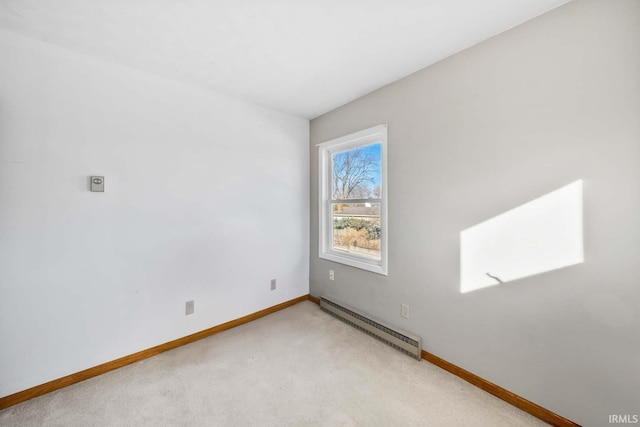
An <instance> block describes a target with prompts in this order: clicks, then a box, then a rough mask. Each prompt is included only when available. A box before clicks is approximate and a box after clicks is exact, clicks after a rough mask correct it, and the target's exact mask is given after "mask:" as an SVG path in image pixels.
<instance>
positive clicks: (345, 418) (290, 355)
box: [0, 302, 546, 427]
mask: <svg viewBox="0 0 640 427" xmlns="http://www.w3.org/2000/svg"><path fill="white" fill-rule="evenodd" d="M0 425H1V426H65V427H68V426H289V425H292V426H384V427H387V426H437V427H441V426H491V427H497V426H508V427H513V426H540V425H546V424H545V423H543V422H542V421H540V420H538V419H536V418H534V417H532V416H530V415H529V414H526V413H524V412H522V411H520V410H519V409H517V408H515V407H513V406H511V405H509V404H507V403H505V402H503V401H501V400H499V399H497V398H495V397H493V396H491V395H490V394H488V393H485V392H484V391H482V390H480V389H478V388H476V387H474V386H472V385H470V384H468V383H466V382H465V381H463V380H461V379H459V378H457V377H455V376H453V375H451V374H449V373H448V372H445V371H443V370H441V369H440V368H438V367H436V366H434V365H432V364H430V363H428V362H426V361H424V360H423V361H420V362H418V361H416V360H415V359H412V358H410V357H409V356H407V355H405V354H403V353H400V352H398V351H397V350H394V349H393V348H391V347H388V346H386V345H385V344H382V343H380V342H379V341H377V340H375V339H373V338H371V337H369V336H368V335H366V334H364V333H362V332H360V331H358V330H356V329H354V328H352V327H350V326H348V325H346V324H344V323H342V322H340V321H339V320H336V319H334V318H333V317H331V316H329V315H327V314H326V313H324V312H322V311H321V310H320V308H319V307H318V306H317V305H316V304H313V303H311V302H303V303H300V304H297V305H295V306H293V307H290V308H287V309H285V310H283V311H280V312H277V313H274V314H271V315H269V316H267V317H264V318H261V319H259V320H256V321H254V322H251V323H248V324H245V325H242V326H239V327H237V328H235V329H231V330H229V331H226V332H223V333H220V334H217V335H214V336H212V337H209V338H206V339H204V340H201V341H198V342H195V343H192V344H189V345H187V346H184V347H181V348H178V349H175V350H172V351H169V352H166V353H163V354H160V355H158V356H155V357H153V358H151V359H147V360H145V361H142V362H139V363H136V364H133V365H129V366H126V367H124V368H121V369H119V370H117V371H113V372H110V373H107V374H104V375H102V376H100V377H96V378H92V379H90V380H87V381H84V382H82V383H78V384H75V385H73V386H70V387H67V388H65V389H62V390H58V391H56V392H53V393H50V394H48V395H45V396H41V397H38V398H36V399H32V400H30V401H27V402H24V403H21V404H19V405H16V406H13V407H11V408H7V409H5V410H3V411H0Z"/></svg>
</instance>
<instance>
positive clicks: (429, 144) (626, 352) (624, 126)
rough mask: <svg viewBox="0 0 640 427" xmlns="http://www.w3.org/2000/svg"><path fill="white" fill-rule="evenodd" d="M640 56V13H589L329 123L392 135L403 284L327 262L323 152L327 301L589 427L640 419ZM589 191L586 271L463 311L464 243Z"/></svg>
mask: <svg viewBox="0 0 640 427" xmlns="http://www.w3.org/2000/svg"><path fill="white" fill-rule="evenodd" d="M639 42H640V1H637V0H612V1H603V0H575V1H572V2H570V3H568V4H567V5H564V6H562V7H560V8H558V9H555V10H553V11H551V12H549V13H547V14H545V15H542V16H540V17H538V18H536V19H534V20H532V21H529V22H527V23H525V24H523V25H520V26H518V27H516V28H513V29H512V30H510V31H507V32H505V33H503V34H500V35H498V36H496V37H494V38H492V39H490V40H488V41H486V42H484V43H481V44H479V45H477V46H475V47H472V48H470V49H468V50H466V51H464V52H461V53H460V54H458V55H455V56H453V57H451V58H448V59H446V60H444V61H441V62H439V63H437V64H435V65H433V66H431V67H428V68H426V69H424V70H421V71H419V72H417V73H415V74H413V75H411V76H409V77H407V78H405V79H402V80H400V81H398V82H396V83H394V84H391V85H389V86H387V87H384V88H382V89H380V90H378V91H376V92H373V93H371V94H369V95H367V96H365V97H363V98H360V99H358V100H356V101H354V102H352V103H350V104H347V105H345V106H343V107H341V108H339V109H337V110H334V111H332V112H330V113H328V114H326V115H324V116H321V117H319V118H317V119H315V120H313V121H312V122H311V144H316V143H319V142H322V141H326V140H330V139H332V138H336V137H339V136H342V135H346V134H349V133H351V132H355V131H357V130H360V129H366V128H368V127H371V126H374V125H377V124H380V123H387V124H388V126H389V127H388V132H389V142H388V156H389V157H388V161H389V163H388V164H389V185H388V189H389V192H388V197H389V236H390V238H389V275H388V276H386V277H385V276H381V275H377V274H373V273H369V272H366V271H363V270H358V269H355V268H351V267H347V266H343V265H339V264H335V263H332V262H329V261H326V260H321V259H319V258H318V253H317V252H318V249H317V248H318V246H317V188H318V187H317V186H318V183H317V178H316V175H317V164H318V162H317V149H315V148H313V149H312V151H311V163H310V165H311V169H312V174H311V176H312V186H311V193H312V194H311V199H310V200H311V204H312V207H311V213H312V222H311V224H312V226H311V255H312V256H311V276H310V286H311V293H312V294H313V295H316V296H319V295H321V294H324V293H326V294H328V295H331V296H333V297H335V298H337V299H338V300H342V301H344V302H345V303H347V304H350V305H352V306H355V307H358V308H360V309H362V310H364V311H367V312H369V313H371V314H373V315H375V316H377V317H379V318H382V319H383V320H385V321H387V322H389V323H391V324H395V325H397V326H399V327H402V328H403V329H406V330H408V331H410V332H414V333H417V334H418V335H420V336H422V338H423V340H424V341H423V342H424V347H425V349H426V350H427V351H429V352H432V353H434V354H436V355H438V356H440V357H442V358H444V359H446V360H448V361H450V362H452V363H455V364H456V365H458V366H461V367H463V368H465V369H467V370H469V371H471V372H473V373H475V374H477V375H480V376H481V377H483V378H486V379H488V380H490V381H492V382H494V383H496V384H498V385H500V386H502V387H505V388H506V389H508V390H510V391H512V392H514V393H517V394H519V395H521V396H523V397H524V398H526V399H529V400H532V401H533V402H535V403H538V404H540V405H542V406H543V407H546V408H548V409H550V410H552V411H554V412H556V413H559V414H560V415H562V416H565V417H567V418H569V419H572V420H573V421H576V422H578V423H580V424H582V425H590V426H591V425H593V426H601V425H606V424H608V422H609V421H608V420H609V418H608V415H609V414H639V413H640V406H639V403H638V402H640V357H639V356H638V355H639V354H640V339H639V336H640V335H639V331H640V312H639V308H640V305H639V302H640V262H639V261H640V45H639ZM312 147H313V145H312ZM578 179H582V180H583V181H584V260H585V262H584V263H581V264H576V265H574V266H571V267H566V268H563V269H559V270H554V271H549V272H546V273H542V274H538V275H534V276H530V277H527V278H523V279H520V280H517V281H513V282H510V283H505V284H503V285H496V286H492V287H490V288H486V289H481V290H477V291H474V292H469V293H465V294H462V293H460V232H461V231H462V230H465V229H468V228H469V227H472V226H474V225H476V224H479V223H481V222H482V221H485V220H488V219H490V218H493V217H495V216H496V215H498V214H501V213H503V212H506V211H509V210H510V209H513V208H516V207H518V206H521V205H522V204H524V203H526V202H529V201H531V200H533V199H536V198H538V197H541V196H544V195H545V194H548V193H549V192H551V191H553V190H557V189H558V188H560V187H562V186H564V185H567V184H569V183H571V182H574V181H576V180H578ZM330 268H331V269H333V270H335V278H336V280H335V281H333V282H332V281H330V280H329V274H328V270H329V269H330ZM494 274H495V273H494ZM402 303H405V304H409V305H410V308H411V310H410V312H411V317H410V319H403V318H402V317H401V316H400V304H402Z"/></svg>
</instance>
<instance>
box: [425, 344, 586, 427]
mask: <svg viewBox="0 0 640 427" xmlns="http://www.w3.org/2000/svg"><path fill="white" fill-rule="evenodd" d="M422 358H423V359H424V360H426V361H427V362H431V363H433V364H434V365H436V366H438V367H440V368H442V369H444V370H445V371H448V372H451V373H452V374H453V375H455V376H458V377H460V378H462V379H463V380H465V381H467V382H469V383H471V384H473V385H474V386H476V387H478V388H481V389H482V390H484V391H486V392H487V393H491V394H493V395H494V396H496V397H497V398H499V399H502V400H504V401H505V402H507V403H510V404H512V405H513V406H515V407H516V408H519V409H522V410H523V411H525V412H528V413H530V414H531V415H533V416H534V417H536V418H539V419H541V420H542V421H544V422H547V423H549V424H551V425H553V426H556V427H580V425H579V424H576V423H574V422H573V421H569V420H568V419H566V418H563V417H561V416H560V415H558V414H556V413H554V412H551V411H549V410H548V409H545V408H543V407H542V406H540V405H537V404H535V403H533V402H530V401H528V400H527V399H525V398H523V397H520V396H518V395H517V394H514V393H511V392H510V391H509V390H506V389H504V388H502V387H500V386H499V385H496V384H494V383H492V382H490V381H487V380H485V379H484V378H481V377H479V376H477V375H476V374H473V373H471V372H469V371H467V370H465V369H462V368H461V367H459V366H456V365H454V364H453V363H450V362H447V361H446V360H444V359H441V358H440V357H438V356H436V355H433V354H431V353H428V352H426V351H424V350H422Z"/></svg>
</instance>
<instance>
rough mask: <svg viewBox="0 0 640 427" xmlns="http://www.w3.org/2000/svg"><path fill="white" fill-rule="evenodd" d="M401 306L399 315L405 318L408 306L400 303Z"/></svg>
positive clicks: (407, 315)
mask: <svg viewBox="0 0 640 427" xmlns="http://www.w3.org/2000/svg"><path fill="white" fill-rule="evenodd" d="M401 307H402V308H401V309H400V316H402V317H404V318H405V319H408V318H409V306H408V305H407V304H402V306H401Z"/></svg>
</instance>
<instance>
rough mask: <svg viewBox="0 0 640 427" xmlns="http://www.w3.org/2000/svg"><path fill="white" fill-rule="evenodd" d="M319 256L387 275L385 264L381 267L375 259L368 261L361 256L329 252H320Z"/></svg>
mask: <svg viewBox="0 0 640 427" xmlns="http://www.w3.org/2000/svg"><path fill="white" fill-rule="evenodd" d="M319 257H320V258H322V259H326V260H328V261H333V262H337V263H340V264H344V265H348V266H350V267H355V268H359V269H361V270H367V271H370V272H372V273H376V274H381V275H383V276H386V275H387V269H386V266H385V267H383V266H382V265H380V264H379V263H378V262H375V261H372V262H368V261H367V260H365V259H362V258H356V257H350V256H345V255H341V254H336V253H331V252H321V253H320V255H319Z"/></svg>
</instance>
